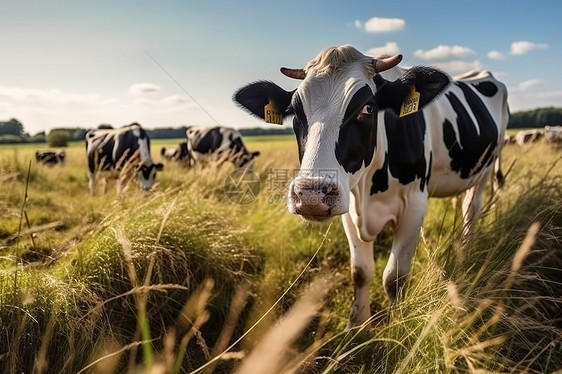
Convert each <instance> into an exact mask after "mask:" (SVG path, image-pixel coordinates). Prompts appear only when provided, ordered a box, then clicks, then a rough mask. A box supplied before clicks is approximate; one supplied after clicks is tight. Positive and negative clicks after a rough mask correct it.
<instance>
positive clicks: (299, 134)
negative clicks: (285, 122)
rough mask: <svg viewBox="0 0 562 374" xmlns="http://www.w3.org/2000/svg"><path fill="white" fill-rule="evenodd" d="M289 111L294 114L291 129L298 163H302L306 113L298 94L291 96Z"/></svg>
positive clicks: (306, 124) (306, 126)
mask: <svg viewBox="0 0 562 374" xmlns="http://www.w3.org/2000/svg"><path fill="white" fill-rule="evenodd" d="M291 112H292V114H293V115H294V117H293V131H294V132H295V137H296V138H297V147H298V152H299V163H302V158H303V156H304V150H305V147H306V139H307V136H308V120H307V119H306V115H305V114H304V108H303V106H302V102H301V99H300V97H299V95H298V94H295V95H294V96H293V102H292V103H291Z"/></svg>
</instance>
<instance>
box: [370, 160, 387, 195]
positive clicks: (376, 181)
mask: <svg viewBox="0 0 562 374" xmlns="http://www.w3.org/2000/svg"><path fill="white" fill-rule="evenodd" d="M371 181H372V185H371V195H374V194H376V193H378V192H384V191H386V190H388V152H385V154H384V162H383V165H382V167H381V168H380V169H378V170H376V171H375V173H374V174H373V178H372V179H371Z"/></svg>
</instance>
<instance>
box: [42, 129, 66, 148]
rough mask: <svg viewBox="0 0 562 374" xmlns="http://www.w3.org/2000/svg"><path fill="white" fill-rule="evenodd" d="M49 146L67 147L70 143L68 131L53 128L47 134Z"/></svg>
mask: <svg viewBox="0 0 562 374" xmlns="http://www.w3.org/2000/svg"><path fill="white" fill-rule="evenodd" d="M47 144H49V147H66V146H67V145H68V132H67V131H65V130H51V132H49V135H47Z"/></svg>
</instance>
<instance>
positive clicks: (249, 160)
mask: <svg viewBox="0 0 562 374" xmlns="http://www.w3.org/2000/svg"><path fill="white" fill-rule="evenodd" d="M186 136H187V150H188V153H189V158H190V159H191V160H192V161H193V163H194V164H207V163H217V164H219V165H220V164H222V163H224V162H227V161H230V162H232V163H233V164H234V166H236V167H237V168H247V169H252V168H253V166H254V162H255V158H256V157H257V156H259V154H260V153H259V152H249V151H248V149H246V146H245V145H244V142H243V141H242V135H240V132H239V131H238V130H235V129H232V128H229V127H202V126H193V127H190V128H189V129H187V131H186Z"/></svg>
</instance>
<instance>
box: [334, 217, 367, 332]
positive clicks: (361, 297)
mask: <svg viewBox="0 0 562 374" xmlns="http://www.w3.org/2000/svg"><path fill="white" fill-rule="evenodd" d="M342 222H343V227H344V229H345V233H346V235H347V240H348V241H349V248H350V257H351V274H352V276H353V304H352V306H351V313H350V315H349V322H348V324H347V329H350V328H352V327H355V326H359V325H361V324H362V323H363V322H365V321H366V320H368V319H369V317H371V308H370V304H371V301H370V297H369V288H370V287H369V286H370V285H371V282H372V280H373V275H374V271H375V260H374V258H373V242H365V241H363V240H361V239H360V238H359V237H358V236H357V229H356V227H355V225H354V224H353V222H352V220H351V217H350V216H349V214H344V215H343V217H342Z"/></svg>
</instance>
